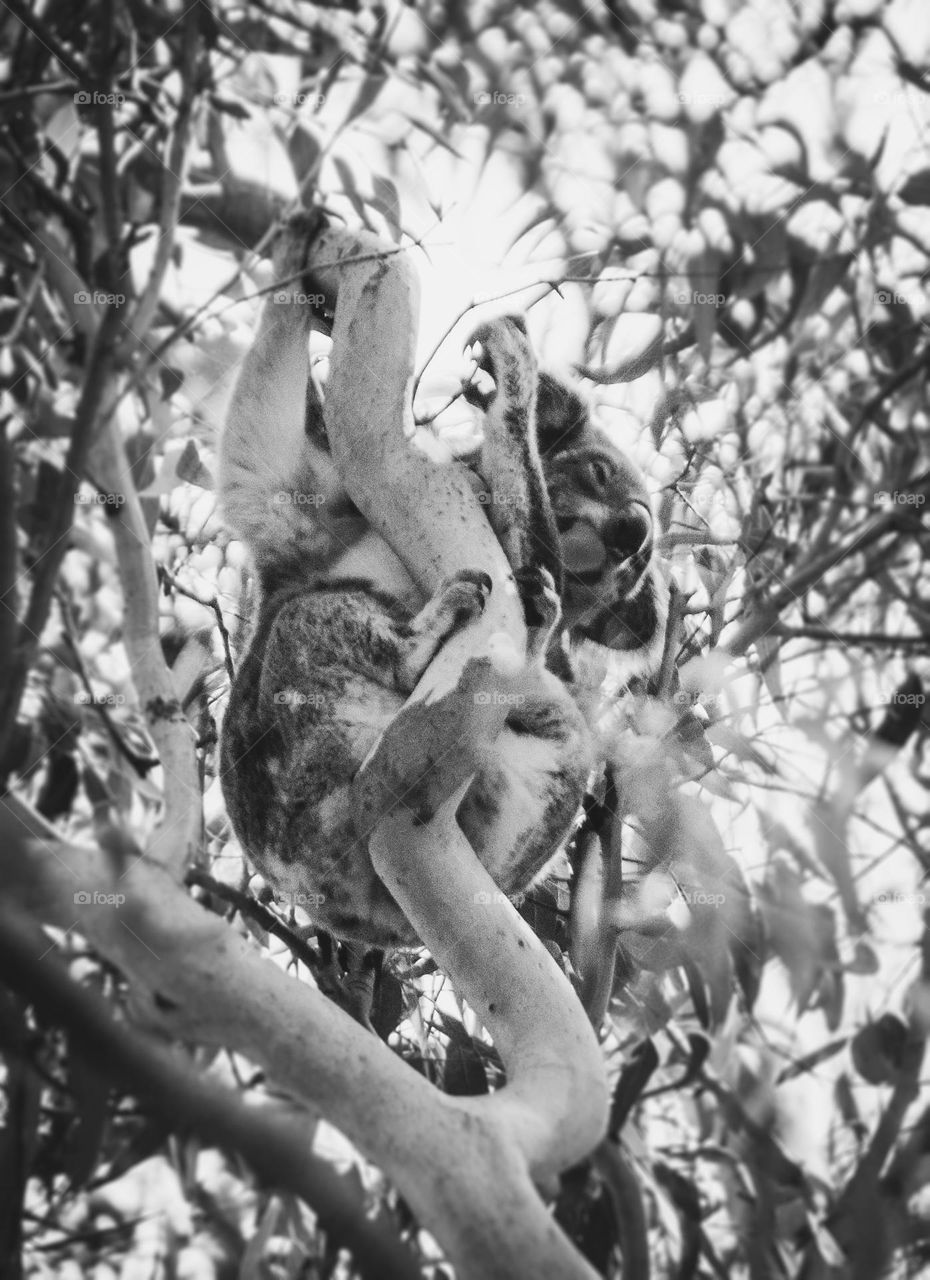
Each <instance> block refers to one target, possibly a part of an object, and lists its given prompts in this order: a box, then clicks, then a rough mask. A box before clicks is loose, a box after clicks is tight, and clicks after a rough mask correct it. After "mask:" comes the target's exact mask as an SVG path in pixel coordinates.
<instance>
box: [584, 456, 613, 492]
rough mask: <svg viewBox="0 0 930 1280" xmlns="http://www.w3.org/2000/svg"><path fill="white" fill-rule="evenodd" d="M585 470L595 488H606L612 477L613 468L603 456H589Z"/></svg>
mask: <svg viewBox="0 0 930 1280" xmlns="http://www.w3.org/2000/svg"><path fill="white" fill-rule="evenodd" d="M587 470H588V477H589V479H590V480H591V482H592V483H593V485H594V487H595V488H596V489H606V488H607V487H608V486H609V484H610V482H611V480H612V479H613V468H612V467H611V466H610V464H609V463H608V462H605V460H604V459H603V458H590V459H589V461H588V468H587Z"/></svg>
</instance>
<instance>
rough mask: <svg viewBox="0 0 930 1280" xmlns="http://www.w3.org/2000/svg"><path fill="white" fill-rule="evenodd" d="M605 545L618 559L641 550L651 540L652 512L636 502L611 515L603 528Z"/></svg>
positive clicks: (624, 558)
mask: <svg viewBox="0 0 930 1280" xmlns="http://www.w3.org/2000/svg"><path fill="white" fill-rule="evenodd" d="M602 532H603V538H604V542H605V543H606V545H607V546H608V547H609V548H610V550H611V551H613V552H614V553H615V554H616V555H617V556H618V557H619V558H620V559H623V560H626V559H628V558H629V557H630V556H635V555H636V554H637V552H639V551H642V550H643V549H644V548H645V547H646V546H648V545H649V543H650V542H651V540H652V514H651V513H650V512H649V510H648V509H647V508H646V507H644V506H642V505H641V504H640V503H636V504H634V505H631V506H629V507H627V508H626V510H625V511H623V512H621V513H620V514H619V515H616V516H611V517H610V519H609V520H607V522H606V524H605V525H604V528H603V531H602Z"/></svg>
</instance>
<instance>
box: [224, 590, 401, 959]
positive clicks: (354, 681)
mask: <svg viewBox="0 0 930 1280" xmlns="http://www.w3.org/2000/svg"><path fill="white" fill-rule="evenodd" d="M406 620H407V617H406V615H405V612H404V611H403V610H402V609H401V608H400V607H398V606H396V605H392V604H391V603H390V602H387V601H380V600H378V599H376V598H375V597H374V596H373V595H372V594H370V593H369V592H367V591H362V590H358V591H344V590H340V591H326V590H324V591H307V590H300V591H295V592H293V593H290V594H288V593H282V594H281V595H280V596H279V597H278V598H277V599H274V598H273V599H271V600H270V601H268V603H267V604H266V605H265V606H264V607H263V609H262V611H261V614H260V616H259V620H258V625H257V627H256V630H255V634H254V636H253V637H252V640H251V643H250V645H249V648H248V650H247V652H246V654H245V657H244V658H243V660H242V663H241V666H240V669H239V672H238V675H237V678H236V680H235V682H234V684H233V689H232V693H231V695H230V700H229V706H228V708H227V711H226V717H225V721H224V727H223V738H222V749H221V767H222V785H223V792H224V795H225V798H226V805H227V809H228V811H229V815H230V818H231V820H232V823H233V826H234V827H235V829H236V832H237V834H238V835H239V837H240V839H241V840H242V842H243V844H244V845H245V846H246V849H247V851H248V853H249V854H250V855H251V858H252V860H253V861H254V863H255V865H256V866H257V868H258V869H259V870H260V871H261V872H262V873H263V874H264V875H265V876H267V878H268V879H269V880H270V881H271V883H272V885H273V886H274V889H275V890H276V892H277V893H278V895H279V896H280V897H281V898H282V899H283V902H284V904H286V903H287V902H291V903H293V904H295V905H302V906H304V907H305V909H306V910H307V911H308V912H309V914H310V915H311V916H312V917H313V918H314V919H315V920H317V921H318V922H319V923H321V924H323V925H324V926H325V927H326V928H328V929H330V930H331V931H332V932H333V933H336V934H338V935H339V936H341V937H353V936H359V937H361V936H363V935H366V936H367V935H369V934H370V933H371V932H372V930H373V929H374V931H375V932H377V933H379V934H382V935H384V937H385V939H386V941H387V940H389V941H390V943H392V944H393V945H400V944H401V943H403V942H407V941H410V938H411V934H410V930H409V926H408V925H407V923H406V920H405V919H404V917H403V915H402V914H401V912H400V911H399V908H398V907H397V905H396V904H395V902H394V900H393V899H392V898H391V896H390V895H389V894H388V892H387V890H386V889H385V888H384V886H383V885H382V883H381V881H380V880H379V879H378V877H377V876H376V875H375V873H374V870H373V868H372V866H371V861H370V859H369V856H368V836H369V834H370V833H369V832H367V831H361V830H359V829H358V827H357V823H356V821H355V816H354V813H353V805H352V799H351V789H352V780H353V778H354V777H355V774H356V773H357V772H358V768H359V765H360V764H361V762H362V761H363V760H364V758H365V756H366V755H367V754H368V752H369V750H370V749H371V747H372V746H373V745H374V744H375V742H376V741H377V739H378V736H379V735H380V734H381V732H382V731H383V730H384V729H385V728H386V727H387V725H388V724H389V723H390V721H391V720H392V719H393V717H394V716H395V715H396V714H397V712H398V711H399V710H400V708H401V707H402V706H403V703H404V700H405V699H404V696H403V695H402V694H401V693H400V692H399V691H398V690H396V689H395V688H394V687H393V673H394V669H395V660H396V649H397V646H396V640H395V628H396V626H397V625H398V624H399V623H401V624H402V623H403V622H405V621H406Z"/></svg>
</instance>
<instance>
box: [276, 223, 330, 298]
mask: <svg viewBox="0 0 930 1280" xmlns="http://www.w3.org/2000/svg"><path fill="white" fill-rule="evenodd" d="M325 227H326V216H325V214H323V213H322V211H321V210H319V209H301V210H300V211H299V212H298V213H295V214H293V215H292V216H291V217H290V218H288V219H287V221H286V222H285V223H283V225H282V226H281V227H280V229H279V230H278V232H277V233H276V235H275V240H274V245H273V248H272V253H271V264H272V267H273V268H274V275H275V280H276V281H280V285H279V286H278V287H276V289H275V293H274V297H275V300H277V299H278V296H279V295H287V298H286V299H282V300H292V299H293V297H294V295H295V294H298V293H308V292H312V289H311V283H310V281H309V280H308V279H307V278H306V273H307V272H308V271H309V270H310V268H311V265H312V264H311V257H312V250H313V246H314V244H315V242H316V239H317V236H319V234H320V232H321V231H323V230H324V228H325Z"/></svg>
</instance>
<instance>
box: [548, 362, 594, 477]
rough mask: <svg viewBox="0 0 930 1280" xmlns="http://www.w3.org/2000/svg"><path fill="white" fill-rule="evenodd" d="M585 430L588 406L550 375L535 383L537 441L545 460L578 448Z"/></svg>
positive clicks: (575, 393) (586, 427)
mask: <svg viewBox="0 0 930 1280" xmlns="http://www.w3.org/2000/svg"><path fill="white" fill-rule="evenodd" d="M587 429H588V406H587V405H586V404H585V402H584V400H583V399H582V398H581V396H580V395H578V393H577V392H576V391H573V390H572V389H571V387H568V386H566V385H565V383H564V382H561V381H560V380H559V379H558V378H556V377H554V376H553V375H552V374H551V373H540V375H539V379H538V381H537V383H536V438H537V440H538V441H539V452H540V453H541V454H542V455H543V456H544V457H545V456H546V455H547V454H553V453H556V452H559V451H561V450H562V449H570V448H572V447H573V446H574V445H576V444H578V442H579V441H580V440H581V438H582V436H583V435H584V433H585V431H587Z"/></svg>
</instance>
